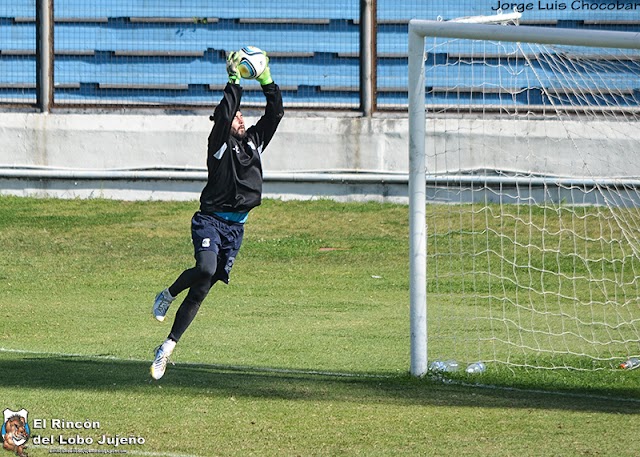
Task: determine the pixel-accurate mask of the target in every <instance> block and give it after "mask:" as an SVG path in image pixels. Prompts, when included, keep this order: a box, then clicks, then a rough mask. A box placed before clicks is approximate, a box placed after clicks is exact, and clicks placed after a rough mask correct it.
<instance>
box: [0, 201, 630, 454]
mask: <svg viewBox="0 0 640 457" xmlns="http://www.w3.org/2000/svg"><path fill="white" fill-rule="evenodd" d="M196 207H197V205H196V203H194V202H190V203H159V202H112V201H104V200H72V201H64V200H47V199H22V198H14V197H0V247H1V249H0V282H1V284H2V290H1V292H0V322H1V323H2V325H0V348H2V349H0V406H1V407H2V409H4V408H11V409H14V410H17V409H20V408H25V409H27V410H28V411H29V419H30V421H32V420H33V419H37V418H41V419H48V420H51V419H53V418H60V419H65V420H71V421H84V420H91V421H99V422H100V429H99V430H69V429H67V430H51V429H46V430H32V435H42V436H48V435H51V434H53V435H54V437H57V436H58V435H60V434H62V435H64V436H66V437H69V436H75V434H76V433H77V434H79V435H82V436H90V437H93V438H94V439H95V440H97V439H98V438H99V437H100V436H101V435H102V434H103V433H104V434H106V435H109V436H114V435H120V436H126V437H128V436H140V437H143V438H144V439H145V444H143V445H136V446H120V447H118V448H117V449H119V450H122V449H124V450H127V451H128V453H129V454H131V455H154V456H162V455H166V456H172V455H173V456H200V457H208V456H247V455H253V456H297V455H300V456H315V455H322V456H329V455H330V456H355V455H362V456H397V455H407V456H416V455H434V456H440V455H474V456H475V455H491V456H516V455H517V456H538V455H558V456H560V455H561V456H582V455H589V456H591V455H599V456H632V455H637V447H636V446H635V445H633V437H635V436H636V435H637V433H638V425H637V422H638V418H637V416H636V415H637V414H638V413H640V370H636V371H632V372H623V371H610V370H604V371H595V372H591V371H585V372H576V371H566V370H553V371H548V370H514V371H512V370H509V369H506V368H503V367H502V366H501V365H498V364H496V366H490V368H489V370H488V371H487V373H485V374H484V375H482V376H480V377H476V378H465V377H464V376H458V377H457V378H456V379H455V381H456V382H453V383H443V382H440V381H439V380H438V379H435V378H431V377H427V378H425V379H414V378H411V377H410V376H408V374H407V370H408V365H409V335H408V327H409V309H408V308H409V305H408V302H409V299H408V287H409V282H408V260H407V259H408V247H407V246H408V228H407V220H408V213H407V211H408V210H407V207H406V206H401V205H380V204H374V203H368V204H339V203H334V202H328V201H318V202H287V203H285V202H278V201H266V202H265V203H264V204H263V206H261V207H260V208H257V209H256V210H255V211H254V212H252V214H251V215H250V219H249V222H248V225H247V230H246V234H245V243H244V245H243V248H242V250H241V253H240V255H239V257H238V260H237V263H236V265H235V266H234V270H233V272H232V280H231V284H230V285H228V286H224V285H217V286H216V287H215V288H214V289H213V290H212V292H211V294H210V296H209V297H208V298H207V299H206V301H205V303H204V304H203V305H202V308H201V310H200V313H199V314H198V317H197V318H196V320H195V321H194V323H193V325H192V326H191V327H190V328H189V330H188V331H187V333H186V334H185V336H184V337H183V339H182V341H181V342H180V344H179V346H178V348H177V349H176V352H175V357H174V360H175V362H176V365H175V366H171V365H170V366H169V368H168V371H167V374H166V375H165V377H164V378H163V379H162V380H161V381H159V382H150V378H149V374H148V370H149V364H150V360H151V357H152V350H153V348H154V347H155V346H156V345H157V344H159V343H160V342H161V341H162V340H163V339H164V338H165V337H166V335H167V333H168V331H169V327H170V325H171V321H172V317H173V313H174V312H175V308H173V309H172V310H171V311H170V312H169V319H167V322H165V323H163V324H160V323H157V322H155V321H154V320H153V319H152V318H151V316H150V306H151V302H152V299H153V297H154V295H155V293H157V291H158V290H160V289H161V288H163V287H166V286H167V285H168V284H170V283H171V282H172V281H173V280H174V279H175V277H176V276H177V275H178V274H179V273H180V272H181V271H182V269H184V268H186V267H190V266H191V265H192V262H193V259H192V247H191V240H190V233H189V222H190V217H191V215H192V213H193V211H194V210H195V209H196ZM536 217H537V216H536ZM540 217H544V215H540ZM464 224H472V222H469V221H466V220H465V221H464ZM461 236H462V235H461ZM464 242H472V241H466V238H465V241H464ZM518 255H520V254H519V253H518ZM536 261H537V262H541V261H542V260H541V259H536ZM469 266H470V265H468V264H465V263H464V262H462V263H461V264H460V265H459V266H458V267H456V268H457V269H458V270H460V271H463V270H465V269H467V268H469ZM441 281H445V282H446V281H447V278H446V277H445V278H442V279H441ZM459 281H460V279H459V278H453V277H452V278H451V283H450V284H449V287H450V288H451V289H452V290H454V291H455V290H458V292H459V293H460V291H463V290H465V289H460V288H459V287H458V286H457V285H456V282H458V285H459ZM465 287H467V288H468V287H469V286H468V285H467V286H465ZM477 287H478V288H479V290H484V289H486V288H487V287H488V286H487V284H477ZM447 300H450V301H451V303H456V302H460V301H464V300H463V297H462V294H460V296H458V297H455V296H454V297H453V298H451V297H449V296H448V295H442V304H443V306H441V308H440V309H439V311H438V309H437V308H436V310H434V313H436V314H437V313H438V312H439V313H440V314H442V315H444V316H445V317H446V315H447V311H446V310H447V307H446V306H447V305H448V303H447ZM176 308H177V307H176ZM460 308H461V309H462V311H460V310H458V311H457V312H465V311H464V310H467V312H469V313H472V312H474V311H473V310H474V307H472V306H468V307H460ZM454 325H457V326H458V327H457V328H451V329H449V330H450V331H451V332H453V330H456V332H462V333H464V331H465V330H464V325H463V324H462V323H458V324H454ZM449 330H447V331H449ZM434 344H435V345H436V346H435V348H436V349H438V348H439V350H445V349H444V348H447V347H448V343H447V333H446V331H445V333H444V339H443V342H439V343H434ZM454 347H455V344H454V343H452V344H451V348H454ZM576 363H577V364H578V363H580V362H579V361H577V362H576ZM476 382H477V383H480V384H483V385H484V387H482V386H469V385H467V383H476ZM487 386H491V387H487ZM629 443H631V444H630V445H629ZM63 447H64V446H40V447H34V446H33V445H32V446H31V448H30V449H29V452H30V455H31V456H32V457H34V456H35V457H37V456H44V455H49V450H50V449H51V448H55V449H60V448H63ZM91 448H93V449H102V450H105V449H111V450H112V449H113V448H112V447H105V446H102V447H100V446H97V445H94V446H91ZM81 449H86V447H81ZM4 452H6V451H0V455H2V454H3V453H4ZM7 455H11V454H9V453H7Z"/></svg>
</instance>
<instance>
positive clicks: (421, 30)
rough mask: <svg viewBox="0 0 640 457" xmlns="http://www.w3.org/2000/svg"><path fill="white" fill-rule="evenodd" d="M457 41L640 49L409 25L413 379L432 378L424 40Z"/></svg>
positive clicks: (586, 35) (569, 36)
mask: <svg viewBox="0 0 640 457" xmlns="http://www.w3.org/2000/svg"><path fill="white" fill-rule="evenodd" d="M426 37H438V38H457V39H470V40H492V41H505V42H524V43H540V44H555V45H569V46H581V47H605V48H626V49H640V33H636V32H615V31H600V30H573V29H561V30H560V29H550V28H541V27H531V26H529V27H527V26H518V27H509V26H503V25H487V24H473V23H460V22H445V21H428V20H418V19H413V20H411V21H409V43H408V45H409V46H408V50H409V66H408V71H409V75H408V80H409V88H408V93H409V274H410V320H411V322H410V344H411V368H410V371H411V374H412V375H414V376H422V375H424V374H426V373H427V296H426V290H427V284H426V276H427V275H426V272H427V265H426V259H427V252H426V247H427V230H426V181H425V176H426V171H427V170H426V156H425V123H426V113H425V38H426Z"/></svg>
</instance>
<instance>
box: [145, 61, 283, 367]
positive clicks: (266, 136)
mask: <svg viewBox="0 0 640 457" xmlns="http://www.w3.org/2000/svg"><path fill="white" fill-rule="evenodd" d="M239 60H240V58H239V55H238V53H236V52H232V53H230V54H229V56H228V57H227V73H228V75H229V81H228V83H227V85H226V86H225V88H224V95H223V97H222V100H221V101H220V104H219V105H218V106H217V107H216V109H215V111H214V113H213V116H212V117H211V119H212V120H213V122H214V124H213V128H212V129H211V133H210V134H209V142H208V149H207V170H208V179H207V184H206V185H205V187H204V189H203V190H202V194H201V195H200V210H199V211H197V212H196V213H195V214H194V215H193V218H192V219H191V237H192V240H193V246H194V248H195V266H194V267H193V268H190V269H188V270H185V271H183V272H182V273H181V274H180V276H178V278H177V279H176V281H175V282H174V283H173V284H172V285H171V286H169V287H168V288H167V289H165V290H163V291H162V292H160V293H159V294H158V295H157V296H156V299H155V302H154V304H153V315H154V317H155V318H156V319H157V320H159V321H163V320H164V318H165V315H166V313H167V310H168V309H169V305H171V302H173V301H174V300H175V298H176V297H177V296H178V295H179V294H180V293H181V292H183V291H185V290H187V289H188V292H187V295H186V297H185V299H184V301H183V302H182V304H181V305H180V307H179V308H178V311H177V312H176V315H175V318H174V322H173V326H172V327H171V332H170V333H169V336H168V338H167V339H166V340H165V341H164V343H162V345H160V346H159V347H158V348H157V349H156V352H155V359H154V361H153V364H152V365H151V376H152V377H153V378H154V379H160V378H161V377H162V376H163V375H164V372H165V369H166V365H167V361H168V358H169V356H170V355H171V353H172V352H173V349H174V347H175V345H176V343H177V342H178V341H179V340H180V337H181V336H182V334H183V333H184V332H185V330H186V329H187V327H189V325H190V324H191V322H192V321H193V319H194V317H195V316H196V314H197V312H198V309H199V308H200V304H201V303H202V301H203V300H204V299H205V297H206V296H207V294H208V293H209V290H210V289H211V287H212V286H213V285H214V284H215V283H216V282H217V281H223V282H225V283H227V284H228V283H229V272H230V271H231V267H233V262H234V261H235V258H236V255H237V254H238V251H239V250H240V245H241V244H242V236H243V234H244V223H245V221H246V220H247V216H248V214H249V211H250V210H251V209H252V208H255V207H256V206H258V205H260V202H261V199H262V164H261V157H260V155H261V153H262V152H263V151H264V149H265V148H266V147H267V146H268V145H269V142H270V141H271V139H272V138H273V135H274V134H275V132H276V129H277V128H278V124H279V123H280V120H281V119H282V116H283V115H284V110H283V106H282V95H281V93H280V88H279V87H278V85H277V84H275V83H274V82H273V79H272V78H271V70H270V69H269V65H268V60H267V67H266V69H265V70H264V72H263V73H262V74H261V75H260V76H258V77H257V78H256V79H257V81H258V82H259V83H260V85H261V86H262V92H263V93H264V96H265V98H266V108H265V112H264V114H263V115H262V117H261V118H260V119H259V120H258V122H257V123H256V124H255V125H254V126H252V127H250V128H248V129H247V128H246V127H245V124H244V119H243V117H242V113H241V112H240V100H241V98H242V86H240V72H239V71H238V63H239Z"/></svg>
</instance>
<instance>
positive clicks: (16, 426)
mask: <svg viewBox="0 0 640 457" xmlns="http://www.w3.org/2000/svg"><path fill="white" fill-rule="evenodd" d="M27 414H28V412H27V410H26V409H21V410H20V411H12V410H10V409H5V410H4V421H3V423H2V447H3V448H4V449H5V450H7V451H11V452H14V453H15V454H16V455H17V456H18V457H27V453H26V452H24V447H25V443H26V442H27V440H28V439H29V435H31V430H30V429H29V423H28V420H27Z"/></svg>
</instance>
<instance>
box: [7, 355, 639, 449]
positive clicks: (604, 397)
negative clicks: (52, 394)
mask: <svg viewBox="0 0 640 457" xmlns="http://www.w3.org/2000/svg"><path fill="white" fill-rule="evenodd" d="M1 352H6V353H14V354H30V355H42V356H49V357H78V358H85V359H96V360H114V361H121V362H149V363H150V361H151V360H150V359H134V358H125V357H115V356H111V355H91V354H71V353H64V352H47V351H30V350H24V349H8V348H3V347H0V353H1ZM175 365H176V366H184V367H194V368H211V369H216V370H230V371H253V372H258V373H260V372H262V373H280V374H303V375H315V376H333V377H339V378H364V379H390V378H393V377H394V376H392V375H369V374H360V373H337V372H331V371H316V370H290V369H286V368H269V367H249V366H242V365H219V364H210V363H189V362H185V363H176V364H175ZM432 379H435V380H438V378H437V377H436V378H432ZM441 382H442V383H444V384H449V385H457V386H463V387H475V388H479V389H488V390H502V391H506V392H522V393H529V394H540V395H556V396H561V397H573V398H587V399H593V400H614V401H615V400H623V401H625V402H632V403H639V404H640V399H637V398H627V397H625V398H621V397H609V396H607V395H589V394H579V393H572V392H559V391H553V390H539V389H520V388H517V387H503V386H494V385H491V384H474V383H467V382H460V381H455V380H448V379H441ZM176 457H178V456H176Z"/></svg>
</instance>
